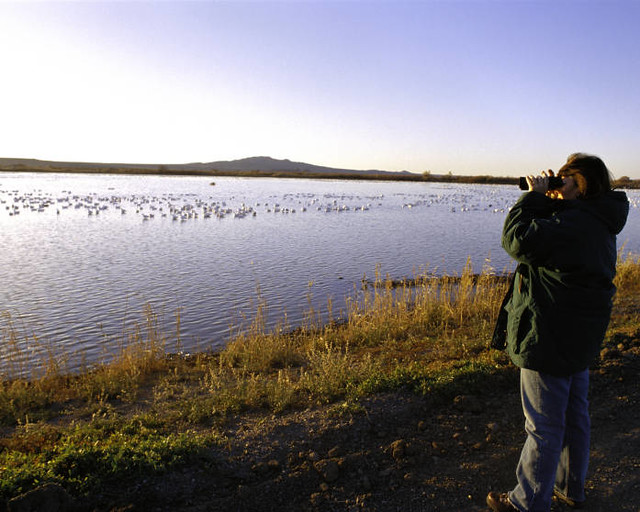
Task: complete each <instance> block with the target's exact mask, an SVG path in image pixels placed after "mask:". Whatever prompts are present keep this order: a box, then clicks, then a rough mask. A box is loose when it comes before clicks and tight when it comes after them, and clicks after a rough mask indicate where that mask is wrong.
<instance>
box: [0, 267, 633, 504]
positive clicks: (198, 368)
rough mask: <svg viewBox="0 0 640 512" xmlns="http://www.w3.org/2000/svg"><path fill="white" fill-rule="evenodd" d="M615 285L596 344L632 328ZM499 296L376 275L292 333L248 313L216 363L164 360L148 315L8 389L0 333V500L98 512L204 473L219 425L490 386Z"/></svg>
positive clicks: (346, 410) (222, 442) (498, 359)
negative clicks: (157, 483)
mask: <svg viewBox="0 0 640 512" xmlns="http://www.w3.org/2000/svg"><path fill="white" fill-rule="evenodd" d="M616 284H617V286H618V294H617V297H616V313H615V314H614V319H613V321H612V324H611V326H610V330H609V334H608V337H607V343H609V342H611V340H614V339H616V336H618V335H620V333H630V332H632V331H633V332H636V331H637V330H638V328H639V326H638V324H637V309H634V308H637V301H636V300H635V297H636V296H637V293H638V291H640V258H638V257H636V256H633V255H625V256H624V257H622V256H621V257H620V260H619V264H618V275H617V278H616ZM506 287H507V279H506V276H497V275H495V273H494V272H492V271H490V270H487V271H485V272H482V273H481V274H480V275H474V274H473V273H472V272H471V267H470V265H469V266H468V267H467V268H465V269H464V270H463V271H462V273H461V274H460V275H453V276H444V277H440V278H438V279H434V278H432V277H430V276H416V277H415V279H413V280H412V281H410V282H409V281H407V282H405V283H394V282H393V281H392V280H391V279H388V278H387V277H385V276H380V275H379V276H376V279H375V280H374V282H372V283H371V285H370V286H368V287H366V289H365V290H364V291H363V293H362V294H361V295H359V296H358V298H357V299H356V298H354V299H353V300H349V301H348V305H349V307H348V312H347V313H348V314H347V315H346V316H344V317H343V318H341V319H337V318H336V319H333V318H332V313H331V308H332V306H331V303H328V304H327V310H328V318H329V321H326V318H327V316H326V312H324V313H323V314H322V315H321V314H320V313H319V312H318V311H314V310H313V309H311V308H310V309H309V311H308V312H307V315H306V320H305V322H304V324H303V325H302V326H298V327H296V328H290V326H288V325H287V319H286V318H283V319H282V321H281V323H280V324H279V325H278V326H277V327H276V328H273V329H267V328H266V327H265V324H264V314H265V312H266V309H267V308H268V305H267V304H261V305H260V307H259V308H258V313H257V314H256V317H255V318H254V320H253V323H252V325H251V327H250V328H249V329H247V330H245V331H243V332H238V333H237V334H236V336H235V337H234V339H233V340H232V341H231V342H230V343H229V344H228V345H227V346H226V347H225V348H224V349H222V350H220V351H218V352H216V353H192V354H187V353H180V354H168V353H166V351H165V346H167V345H170V346H173V345H174V344H175V343H176V342H179V340H176V339H175V337H178V338H179V336H180V333H179V330H180V328H179V317H177V320H176V330H175V332H161V330H160V329H159V328H158V326H157V323H156V322H155V320H154V313H153V311H151V310H149V311H147V313H146V318H147V322H146V324H143V325H139V326H137V327H136V328H135V329H133V330H131V332H128V333H126V334H125V335H123V340H122V346H121V350H120V351H119V353H118V354H117V355H116V356H114V357H113V358H111V359H109V360H105V361H103V362H102V363H100V364H96V365H92V366H91V367H87V368H85V370H84V371H82V372H80V373H73V374H69V373H66V372H64V371H63V368H64V363H63V361H59V360H56V359H55V358H54V357H50V358H49V359H48V360H47V361H45V363H46V364H43V365H40V367H41V368H44V369H43V370H41V371H39V373H37V374H35V373H34V374H32V375H30V376H29V377H28V378H27V377H17V375H20V374H21V372H22V371H23V370H24V368H23V367H21V365H22V364H23V362H24V361H25V360H26V358H25V354H22V353H20V351H21V347H23V346H24V345H25V344H24V343H23V341H24V338H25V337H26V338H31V339H30V340H29V341H30V342H31V341H33V339H32V338H33V337H34V334H33V333H30V332H29V331H28V329H26V328H24V327H22V326H16V325H15V324H13V323H9V325H10V328H8V329H6V330H5V331H4V332H2V339H1V343H2V351H3V357H4V359H5V361H6V362H7V363H8V366H7V369H6V370H5V373H4V376H3V378H2V381H1V383H0V426H1V429H2V430H1V432H2V438H1V439H0V467H1V468H2V479H1V481H0V497H1V498H4V499H9V498H11V497H13V496H16V495H18V494H20V493H23V492H25V491H28V490H29V489H32V488H35V487H38V486H39V485H42V484H43V483H57V484H60V485H61V486H62V487H64V488H65V489H66V490H67V491H68V492H69V493H70V494H71V495H72V496H74V497H76V498H78V499H80V500H83V502H84V503H86V504H90V505H92V506H98V505H99V503H100V500H103V499H105V495H104V493H105V492H107V491H106V490H107V489H109V488H113V487H114V486H115V487H117V486H118V482H125V481H131V480H132V479H133V480H135V479H146V478H150V477H151V476H152V475H154V474H161V473H164V472H167V471H170V470H171V469H172V468H180V467H183V466H186V465H189V464H192V463H194V462H197V464H198V465H204V466H203V467H208V466H207V464H214V461H212V460H210V457H211V453H212V450H213V449H214V448H220V449H222V448H223V447H224V446H226V445H227V443H229V439H228V438H226V437H225V434H224V426H225V425H227V424H228V423H229V422H231V421H234V418H236V419H237V418H238V417H242V416H243V415H244V416H246V415H253V416H254V417H255V416H256V415H257V416H258V417H260V416H263V417H265V418H269V417H277V416H278V415H280V414H285V413H287V412H289V411H311V410H313V409H314V408H316V407H325V408H326V407H328V408H329V409H328V410H330V411H333V413H334V414H338V415H342V414H350V415H358V414H362V413H363V409H362V407H361V405H360V403H361V401H362V400H364V399H365V398H367V397H369V398H370V397H372V396H375V395H377V394H380V393H388V392H394V391H398V390H403V391H408V392H410V393H412V394H415V395H418V396H429V397H430V398H431V399H434V400H436V401H437V400H439V399H451V398H452V397H454V396H456V395H458V394H460V393H461V390H467V391H468V390H469V389H473V388H474V386H487V385H491V383H492V382H494V380H495V379H496V378H498V376H499V375H501V374H502V373H503V370H504V368H505V367H507V366H508V365H509V362H508V361H507V358H506V356H505V354H504V353H502V352H499V351H496V350H493V349H490V348H489V346H488V343H489V338H490V336H491V333H492V330H493V325H494V320H495V317H496V314H497V310H498V307H499V305H500V302H501V300H502V297H503V295H504V292H505V290H506ZM321 318H324V319H325V320H320V319H321ZM274 415H275V416H274Z"/></svg>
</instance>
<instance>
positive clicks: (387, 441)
mask: <svg viewBox="0 0 640 512" xmlns="http://www.w3.org/2000/svg"><path fill="white" fill-rule="evenodd" d="M615 344H617V347H616V348H612V349H605V350H603V353H602V360H601V361H600V363H599V364H598V366H597V367H595V368H594V369H593V370H592V371H591V415H592V456H591V466H590V471H589V477H588V482H587V493H588V505H587V510H589V511H592V512H597V511H602V512H604V511H607V512H609V511H630V512H631V511H634V512H637V511H638V510H640V409H639V407H638V405H639V404H638V396H639V392H640V388H639V386H638V381H637V376H638V371H639V370H640V340H638V339H635V338H629V339H626V338H625V339H619V340H616V342H615ZM517 379H518V373H517V369H515V368H507V369H505V370H503V371H502V372H501V373H500V374H498V375H497V376H496V377H495V379H492V382H487V383H486V386H481V387H480V388H479V389H473V390H471V389H470V390H469V392H468V394H464V395H458V396H456V397H452V398H451V399H446V400H441V401H440V402H436V401H434V400H433V399H432V398H430V397H428V396H427V397H421V396H417V395H415V394H413V393H410V392H396V393H390V394H384V395H377V396H374V397H371V398H368V399H366V400H362V401H361V402H360V404H359V407H357V408H355V410H354V408H352V407H351V408H350V407H345V408H344V410H343V411H342V412H340V411H341V408H340V406H338V407H336V406H335V405H333V406H327V407H325V408H317V409H313V410H307V411H302V412H300V411H298V412H291V413H286V414H281V415H271V414H262V415H259V414H256V415H253V416H249V417H247V416H243V417H241V418H238V419H237V420H235V422H234V423H229V424H228V425H227V427H226V430H225V434H226V435H227V437H228V439H229V442H228V446H227V447H226V448H225V449H224V450H218V451H216V453H212V454H211V457H210V458H207V459H203V460H202V462H201V463H199V464H196V465H193V466H191V467H187V468H182V469H181V470H179V471H176V472H172V473H168V474H165V475H163V476H162V477H157V478H153V479H148V480H145V481H140V482H131V486H130V487H129V488H128V489H114V490H112V492H109V493H107V494H106V495H104V496H102V497H101V498H100V501H101V504H100V506H99V507H97V508H95V507H93V506H92V507H91V509H94V510H111V511H116V510H144V511H147V510H148V511H176V510H180V511H194V512H195V511H252V512H253V511H255V512H258V511H274V510H277V511H279V512H285V511H292V512H293V511H295V512H300V511H309V512H311V511H313V512H316V511H317V512H329V511H376V512H391V511H402V512H410V511H480V510H488V509H487V507H486V505H485V497H486V495H487V493H488V492H489V491H491V490H495V491H506V490H509V489H511V488H512V487H513V485H514V482H515V476H514V473H515V468H516V464H517V460H518V457H519V453H520V449H521V446H522V443H523V442H524V430H523V423H524V420H523V415H522V411H521V407H520V398H519V392H518V382H517ZM552 510H553V511H562V510H569V509H566V508H565V506H564V505H562V504H559V503H554V504H553V507H552Z"/></svg>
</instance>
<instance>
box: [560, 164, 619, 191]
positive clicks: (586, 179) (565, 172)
mask: <svg viewBox="0 0 640 512" xmlns="http://www.w3.org/2000/svg"><path fill="white" fill-rule="evenodd" d="M558 176H571V177H572V178H573V179H574V180H575V181H576V185H577V186H578V190H579V191H580V194H579V198H580V199H595V198H597V197H600V196H602V195H604V194H606V193H607V192H609V191H610V190H611V182H612V181H613V178H612V177H611V173H610V172H609V169H607V166H606V165H605V164H604V162H603V161H602V160H601V159H600V158H598V157H597V156H595V155H589V154H587V153H573V154H571V155H569V158H567V163H566V164H564V165H563V166H562V167H561V168H560V169H559V170H558Z"/></svg>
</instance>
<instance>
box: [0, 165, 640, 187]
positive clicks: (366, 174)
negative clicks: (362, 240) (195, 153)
mask: <svg viewBox="0 0 640 512" xmlns="http://www.w3.org/2000/svg"><path fill="white" fill-rule="evenodd" d="M31 162H36V163H33V164H24V163H9V164H7V163H0V173H4V172H21V173H22V172H24V173H29V172H31V173H49V174H51V173H61V174H115V175H131V176H140V175H145V176H195V177H197V176H202V177H210V178H215V177H236V178H286V179H321V180H360V181H407V182H420V183H457V184H481V185H517V184H518V180H519V178H517V177H512V176H491V175H475V176H466V175H465V176H463V175H454V174H451V173H448V174H431V173H429V172H425V173H423V174H416V173H409V172H406V171H405V172H391V171H346V170H345V171H340V170H335V171H334V170H330V171H324V172H323V171H314V170H288V169H283V170H278V169H270V170H259V169H255V170H228V169H225V170H220V169H215V168H208V169H207V168H201V167H202V164H184V165H179V164H178V165H152V164H122V165H112V164H105V165H101V164H81V163H78V164H75V163H74V164H67V165H65V164H62V165H56V164H55V163H53V162H44V161H42V162H39V161H31ZM285 162H288V161H285ZM195 167H200V168H195ZM311 167H314V166H311ZM614 186H615V187H616V188H625V189H640V180H632V179H629V178H628V177H623V178H621V179H618V180H616V181H615V182H614Z"/></svg>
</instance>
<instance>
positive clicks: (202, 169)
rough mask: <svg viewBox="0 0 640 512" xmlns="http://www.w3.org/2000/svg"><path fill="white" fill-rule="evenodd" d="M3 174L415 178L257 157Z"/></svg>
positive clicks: (22, 164) (11, 162)
mask: <svg viewBox="0 0 640 512" xmlns="http://www.w3.org/2000/svg"><path fill="white" fill-rule="evenodd" d="M0 170H22V171H29V170H31V171H65V170H67V171H75V172H81V171H87V172H113V171H118V172H127V171H130V172H144V173H154V172H158V173H163V174H164V173H172V172H175V173H181V174H182V173H190V172H193V173H196V174H216V173H225V172H234V173H252V174H260V173H266V174H274V173H288V174H296V175H300V174H302V175H304V174H309V175H331V174H336V175H338V174H340V175H345V174H347V175H351V174H353V175H372V174H374V175H388V176H394V175H404V176H407V175H409V176H411V175H413V173H410V172H408V171H402V172H392V171H382V170H375V169H370V170H353V169H339V168H334V167H323V166H320V165H313V164H307V163H303V162H292V161H291V160H286V159H285V160H277V159H275V158H271V157H268V156H255V157H250V158H242V159H239V160H221V161H217V162H194V163H188V164H124V163H89V162H56V161H46V160H34V159H23V158H0Z"/></svg>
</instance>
